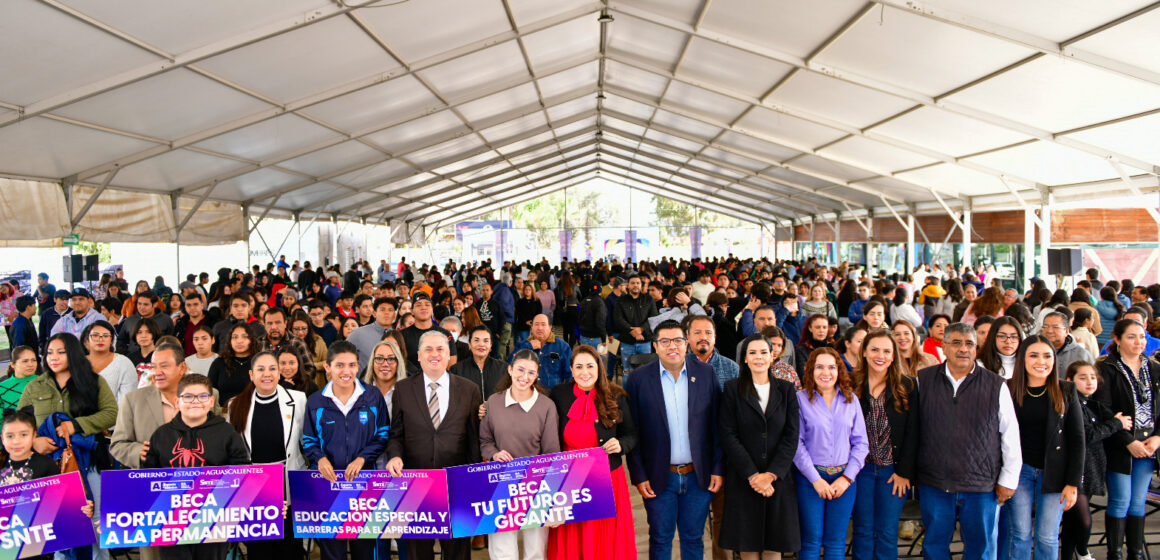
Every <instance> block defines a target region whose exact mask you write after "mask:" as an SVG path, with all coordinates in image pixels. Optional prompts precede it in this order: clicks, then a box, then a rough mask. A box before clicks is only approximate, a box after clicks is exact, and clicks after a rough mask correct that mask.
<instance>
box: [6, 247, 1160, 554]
mask: <svg viewBox="0 0 1160 560" xmlns="http://www.w3.org/2000/svg"><path fill="white" fill-rule="evenodd" d="M1099 277H1100V273H1099V271H1098V270H1095V269H1092V270H1089V271H1087V273H1086V275H1085V278H1084V279H1082V280H1079V281H1077V282H1075V285H1076V287H1075V289H1074V290H1073V291H1072V292H1070V293H1068V292H1066V291H1063V290H1055V291H1052V290H1051V289H1048V287H1047V283H1046V282H1044V281H1043V280H1040V279H1033V280H1032V281H1031V282H1030V285H1029V286H1028V289H1027V290H1019V289H1016V288H1014V287H1011V286H1005V285H1004V284H1003V281H1002V279H1000V278H997V277H995V274H994V272H993V270H988V269H983V268H979V269H964V270H956V269H954V268H951V267H945V268H940V267H938V266H937V265H936V266H933V267H931V266H927V265H920V266H919V267H918V268H917V269H915V270H913V271H911V272H910V273H909V274H906V275H898V274H893V275H887V274H886V273H884V272H878V273H877V275H876V276H871V275H869V274H868V273H867V271H866V270H864V269H860V268H859V267H857V266H848V265H846V264H842V265H841V266H824V265H821V264H819V263H817V262H816V261H814V260H812V259H811V260H808V261H805V262H790V261H774V262H771V261H769V260H765V259H751V258H746V259H742V258H734V257H732V256H730V257H728V258H718V259H712V260H701V259H693V260H675V259H667V258H665V259H661V260H659V261H657V262H641V263H632V262H627V263H620V262H618V261H610V262H604V261H598V262H564V263H558V264H549V263H548V262H547V261H546V260H545V261H542V262H539V263H531V262H524V263H515V262H505V263H503V264H502V265H500V266H495V265H493V264H492V263H491V262H490V261H484V262H481V263H458V264H457V263H454V262H448V263H446V264H445V265H442V266H432V265H422V266H418V267H415V266H413V265H412V264H411V263H407V262H406V261H405V260H403V261H401V262H399V263H398V265H397V267H396V266H392V265H388V264H387V263H386V262H385V261H383V262H381V263H380V265H379V266H378V267H377V268H373V267H372V266H371V265H370V264H369V263H366V262H358V263H356V264H355V265H354V266H352V267H349V268H348V269H347V270H345V271H344V270H342V268H341V267H338V266H334V267H329V268H325V267H320V268H314V267H312V265H311V263H309V262H305V263H303V264H302V265H301V266H300V265H299V263H297V262H295V263H293V264H290V263H287V262H286V261H285V259H281V260H279V262H277V263H271V264H269V265H267V266H266V267H265V268H263V267H259V266H254V267H253V268H252V270H249V271H243V270H233V269H230V268H222V269H220V270H218V271H217V277H216V279H215V280H214V281H212V282H211V281H210V276H209V275H208V274H205V273H203V274H201V275H199V276H193V275H191V276H190V277H188V278H187V279H186V280H185V281H183V282H181V283H180V284H179V285H178V286H177V289H176V290H173V289H170V288H169V287H167V286H166V284H165V282H164V279H162V278H160V277H159V278H157V279H156V281H155V282H154V284H153V285H152V286H151V285H149V283H148V282H145V281H141V282H138V283H137V285H136V286H135V287H134V289H133V290H132V291H130V290H129V289H128V285H127V283H126V281H125V279H124V278H123V274H122V273H121V272H118V273H117V274H116V275H106V277H105V278H102V280H101V282H100V283H99V285H97V286H95V287H94V288H93V290H91V291H90V290H89V289H86V288H83V287H78V288H74V289H72V290H71V291H66V290H57V289H56V288H55V287H53V286H52V285H51V284H49V282H48V280H49V278H48V276H47V275H46V274H41V275H40V276H39V278H38V286H37V288H36V290H35V293H34V294H29V295H23V294H20V293H19V289H18V288H19V287H18V286H17V287H16V288H15V289H16V291H13V290H14V288H13V286H11V285H7V284H5V285H4V286H6V288H5V287H4V286H0V295H2V296H4V299H3V300H2V301H0V311H2V312H4V313H5V319H6V322H5V325H6V330H7V331H8V336H9V338H10V340H11V342H12V348H13V350H12V353H11V366H10V367H9V371H8V375H7V377H5V378H4V379H3V380H0V407H3V409H4V410H5V411H6V412H5V417H4V421H3V424H2V427H0V436H2V440H3V446H4V453H3V454H2V457H0V483H3V484H11V483H15V482H21V481H27V480H30V479H32V478H37V477H42V476H48V475H51V474H54V473H56V472H59V467H58V465H57V463H56V462H54V461H56V460H59V459H60V456H61V452H62V448H63V447H65V446H66V444H67V443H71V447H72V449H73V450H74V452H75V454H76V458H77V462H78V466H79V469H80V470H81V472H82V473H83V475H84V480H85V482H86V491H87V493H88V494H89V496H90V498H91V500H92V504H90V506H89V508H90V510H89V511H88V513H90V514H96V515H99V510H100V504H101V492H100V477H99V474H98V473H99V472H100V471H101V470H105V469H113V468H128V469H135V468H175V467H201V466H217V465H235V464H250V463H281V464H285V465H286V467H287V469H289V470H305V469H312V470H317V471H319V472H320V473H321V474H322V476H323V477H325V478H327V479H329V480H332V481H333V480H335V479H336V473H344V475H345V476H346V477H347V478H348V479H349V478H351V477H353V476H355V475H357V474H358V473H359V472H360V471H362V470H369V469H373V470H387V471H390V472H391V473H393V474H395V475H398V474H399V473H400V472H401V471H402V470H403V469H410V468H414V469H438V468H445V467H450V466H456V465H464V464H471V463H478V462H482V461H511V460H513V459H515V458H519V457H525V456H530V455H540V454H545V453H553V452H559V451H567V450H574V449H584V448H595V447H600V448H603V450H604V451H606V452H607V454H608V458H609V467H610V469H611V471H612V474H613V476H612V480H613V492H614V496H615V503H616V516H615V517H613V518H609V519H602V520H595V521H585V522H579V523H570V524H565V525H561V526H554V527H545V528H541V529H525V530H523V531H520V532H519V533H518V535H519V536H521V537H522V540H523V551H524V558H526V559H534V558H544V557H549V558H551V559H553V560H561V559H565V558H580V559H586V560H587V559H605V558H607V559H617V560H626V559H629V558H635V557H636V555H637V546H636V542H635V528H634V524H635V523H636V522H637V520H634V519H633V515H632V507H631V503H630V488H629V486H630V482H631V485H632V486H635V489H636V491H637V492H638V493H639V494H640V496H641V497H642V498H643V505H644V509H645V512H646V518H645V520H644V521H645V523H647V526H648V534H649V544H648V554H649V557H650V558H652V559H658V560H659V559H667V558H671V557H672V543H673V540H674V538H675V537H676V538H678V539H679V543H680V551H681V557H682V558H683V559H684V560H693V559H696V558H700V557H701V556H702V551H703V549H704V547H705V543H704V542H703V534H704V531H705V526H706V523H707V522H709V521H711V525H710V527H711V535H712V540H713V542H712V546H713V549H714V557H715V558H718V559H721V558H728V557H729V556H728V555H730V554H731V553H732V552H736V553H739V554H740V557H741V558H742V559H744V560H755V559H757V558H759V557H760V558H763V559H771V558H779V557H780V556H781V555H782V554H785V553H791V552H794V553H797V555H798V557H800V558H802V559H803V560H817V559H821V558H825V559H827V560H835V559H838V558H842V557H844V556H845V555H846V553H847V530H848V527H849V526H850V525H851V524H852V526H853V538H852V541H851V545H850V550H849V552H850V554H851V555H852V556H853V557H854V558H856V559H859V560H888V559H891V558H896V557H897V556H898V533H899V521H900V516H901V512H902V508H903V505H904V504H905V503H906V502H907V501H908V500H915V499H916V500H918V503H919V506H920V509H921V513H922V524H923V527H924V529H925V537H924V541H923V551H924V555H925V556H926V557H927V558H930V559H934V560H941V559H949V558H950V549H951V540H952V537H953V536H954V533H955V529H956V525H958V527H959V529H960V536H961V540H962V550H963V556H964V557H965V558H968V559H971V560H974V559H992V558H1000V559H1001V560H1007V559H1018V560H1025V559H1029V558H1031V557H1032V556H1034V557H1036V558H1054V557H1056V556H1059V555H1062V558H1064V560H1072V559H1073V558H1075V557H1078V558H1079V559H1081V560H1090V559H1091V553H1090V551H1089V549H1088V541H1089V535H1090V531H1091V524H1092V517H1091V507H1090V503H1089V500H1090V498H1091V497H1092V496H1097V495H1105V494H1106V495H1107V496H1108V499H1107V502H1108V506H1107V509H1106V511H1105V514H1104V515H1105V527H1106V536H1107V538H1106V542H1107V546H1108V553H1107V558H1108V559H1109V560H1122V559H1123V554H1124V553H1123V551H1122V548H1124V545H1126V555H1127V557H1128V560H1142V559H1143V558H1144V553H1145V551H1144V513H1145V510H1144V508H1145V500H1146V496H1147V491H1148V488H1149V483H1150V481H1151V479H1152V473H1153V472H1154V471H1155V470H1156V466H1157V459H1156V458H1157V451H1158V449H1160V428H1158V426H1157V423H1156V421H1155V420H1156V418H1157V416H1158V415H1160V410H1158V409H1157V406H1156V403H1157V399H1158V398H1160V363H1158V362H1157V361H1156V359H1157V357H1160V339H1158V338H1156V336H1157V335H1158V334H1160V332H1157V331H1158V330H1160V321H1154V320H1153V318H1154V317H1155V315H1156V313H1157V312H1160V284H1157V285H1151V286H1146V287H1145V286H1135V285H1133V284H1132V282H1131V281H1130V280H1124V281H1115V280H1107V282H1106V283H1104V282H1101V281H1100V280H1099ZM9 308H11V309H10V311H11V312H10V313H9V311H8V309H9ZM37 316H39V319H38V320H37V319H36V317H37ZM194 449H197V450H198V452H197V453H192V452H190V451H191V450H194ZM289 491H290V493H291V494H292V493H293V491H294V489H293V488H290V489H289ZM105 499H116V498H115V497H110V496H105ZM92 510H95V511H92ZM287 519H289V517H287ZM1061 527H1062V528H1063V530H1062V531H1061ZM286 529H287V537H286V538H284V539H282V540H276V541H253V542H248V543H244V546H245V547H246V549H247V551H248V552H249V553H250V554H257V556H251V557H253V558H273V557H282V556H281V555H284V557H286V558H288V559H290V558H302V557H303V555H304V550H305V547H304V543H303V541H302V540H301V539H294V538H293V537H292V535H293V532H292V530H291V528H290V523H289V521H288V522H287V527H286ZM314 544H315V545H316V546H317V548H318V549H319V550H320V551H321V555H322V557H323V558H324V559H339V558H346V557H347V556H348V555H349V556H350V557H352V558H356V559H370V558H376V557H378V556H379V555H382V554H390V553H391V552H392V550H395V551H397V554H398V556H399V557H400V558H411V559H414V560H427V559H431V558H433V557H434V541H431V540H423V539H409V540H406V541H397V542H391V541H386V540H379V541H374V540H354V541H348V540H337V539H318V540H316V541H314ZM479 546H481V543H479V542H474V543H473V542H472V541H471V539H446V540H442V541H440V543H439V548H440V551H441V554H442V555H443V557H444V558H446V559H448V560H452V559H460V560H461V559H466V558H468V557H469V556H470V553H471V550H472V548H473V547H479ZM486 546H487V547H488V548H489V550H490V554H491V556H492V557H493V558H496V559H509V558H516V557H518V555H519V543H518V542H517V534H516V533H506V534H496V535H491V536H490V539H489V542H488V543H487V544H486ZM226 551H227V547H226V545H225V544H199V545H188V546H174V547H158V548H149V547H145V548H142V549H141V551H140V552H141V557H142V558H157V557H161V558H207V559H208V558H215V559H216V558H225V555H226ZM92 553H93V554H94V555H104V554H105V551H99V550H94V551H92ZM275 555H280V556H275Z"/></svg>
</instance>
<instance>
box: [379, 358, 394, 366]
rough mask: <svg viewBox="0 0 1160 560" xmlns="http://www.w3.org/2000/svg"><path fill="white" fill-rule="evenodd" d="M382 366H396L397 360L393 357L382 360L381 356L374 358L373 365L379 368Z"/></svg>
mask: <svg viewBox="0 0 1160 560" xmlns="http://www.w3.org/2000/svg"><path fill="white" fill-rule="evenodd" d="M383 364H391V365H392V366H394V365H398V364H399V359H398V358H396V357H394V356H391V357H389V358H384V357H382V356H375V365H376V366H381V365H383Z"/></svg>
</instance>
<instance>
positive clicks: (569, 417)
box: [548, 345, 637, 560]
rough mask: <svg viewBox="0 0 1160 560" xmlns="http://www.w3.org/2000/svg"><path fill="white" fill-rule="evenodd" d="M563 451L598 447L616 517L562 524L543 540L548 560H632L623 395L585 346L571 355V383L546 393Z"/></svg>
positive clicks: (629, 443)
mask: <svg viewBox="0 0 1160 560" xmlns="http://www.w3.org/2000/svg"><path fill="white" fill-rule="evenodd" d="M551 396H552V400H553V401H554V402H555V403H556V411H557V412H558V413H559V416H560V441H561V442H562V443H563V449H564V451H570V450H573V449H586V448H590V447H602V448H604V451H606V452H607V453H608V464H609V467H610V468H611V469H612V493H613V496H614V498H615V501H616V517H610V518H608V519H596V520H593V521H581V522H579V523H568V524H566V525H561V526H559V527H555V528H553V529H552V530H551V532H550V533H549V535H548V560H635V559H636V530H635V528H634V527H633V522H632V504H631V503H630V502H629V500H628V480H627V479H626V478H625V472H624V467H623V466H622V464H621V461H622V459H623V455H624V454H627V453H628V452H629V451H630V450H631V449H632V448H633V446H635V445H636V438H637V435H636V426H635V425H633V423H632V417H631V416H630V415H629V410H628V395H627V393H625V392H624V389H622V388H621V387H620V386H619V385H613V384H612V383H610V382H609V381H608V374H607V373H606V372H605V370H604V360H603V359H601V357H600V354H599V353H598V352H597V351H596V349H595V348H593V347H591V346H588V345H581V346H577V347H576V348H575V349H574V350H572V379H571V380H569V381H565V382H564V383H561V384H559V385H557V386H556V387H555V388H553V389H552V395H551Z"/></svg>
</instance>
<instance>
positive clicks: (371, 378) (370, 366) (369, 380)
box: [363, 336, 407, 385]
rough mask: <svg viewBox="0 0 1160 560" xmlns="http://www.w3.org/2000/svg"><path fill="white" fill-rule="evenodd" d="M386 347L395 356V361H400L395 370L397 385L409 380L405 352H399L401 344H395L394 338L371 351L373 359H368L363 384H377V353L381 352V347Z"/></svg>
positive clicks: (380, 342)
mask: <svg viewBox="0 0 1160 560" xmlns="http://www.w3.org/2000/svg"><path fill="white" fill-rule="evenodd" d="M383 346H386V347H388V348H390V349H391V352H393V353H394V354H395V359H396V360H398V361H399V363H398V365H397V366H396V368H397V369H395V383H398V382H399V381H402V380H404V379H406V378H407V359H406V358H404V357H403V352H402V351H400V350H399V343H397V342H395V339H394V338H393V337H389V336H388V337H387V338H384V339H382V340H380V341H379V343H378V344H376V345H375V347H374V348H372V349H371V357H370V358H367V369H366V371H365V372H363V383H366V384H367V385H374V384H375V352H378V351H379V348H380V347H383Z"/></svg>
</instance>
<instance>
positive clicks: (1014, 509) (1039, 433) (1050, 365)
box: [1000, 335, 1085, 560]
mask: <svg viewBox="0 0 1160 560" xmlns="http://www.w3.org/2000/svg"><path fill="white" fill-rule="evenodd" d="M1007 387H1008V389H1010V391H1011V400H1012V401H1014V403H1015V416H1016V417H1017V418H1018V419H1019V447H1020V450H1021V451H1022V453H1023V467H1022V470H1021V471H1020V473H1019V486H1018V487H1016V488H1015V495H1014V496H1012V497H1011V499H1010V500H1009V501H1008V502H1007V503H1006V504H1004V505H1003V508H1004V509H1006V510H1007V514H1008V515H1007V517H1008V520H1009V521H1008V523H1009V526H1008V528H1007V529H1008V530H1007V531H1006V533H1007V543H1006V547H1003V546H1000V550H1003V549H1004V548H1005V549H1006V551H1007V558H1010V559H1011V560H1030V558H1031V557H1032V553H1033V552H1034V557H1035V558H1051V559H1054V558H1058V557H1059V523H1060V521H1061V519H1062V517H1063V512H1064V510H1068V509H1071V507H1072V506H1074V505H1075V501H1076V494H1077V490H1078V487H1079V485H1080V484H1081V483H1082V482H1083V461H1084V454H1085V448H1084V436H1083V410H1082V409H1081V408H1080V404H1079V396H1078V394H1077V393H1076V390H1075V384H1073V383H1071V382H1068V381H1061V380H1060V379H1059V371H1058V370H1057V369H1056V367H1055V348H1054V347H1053V346H1052V344H1051V341H1049V340H1047V338H1046V337H1044V336H1043V335H1035V336H1030V337H1027V338H1026V339H1024V340H1023V343H1022V344H1020V345H1019V352H1018V353H1017V354H1016V355H1015V372H1014V374H1013V375H1012V376H1011V379H1010V380H1009V381H1008V382H1007ZM1032 511H1034V513H1035V516H1034V520H1032ZM1000 533H1002V531H1000Z"/></svg>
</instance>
